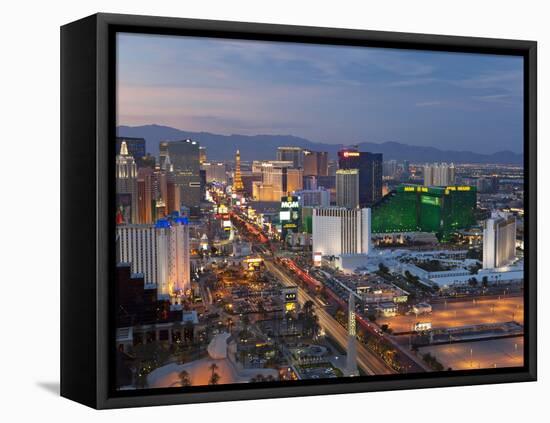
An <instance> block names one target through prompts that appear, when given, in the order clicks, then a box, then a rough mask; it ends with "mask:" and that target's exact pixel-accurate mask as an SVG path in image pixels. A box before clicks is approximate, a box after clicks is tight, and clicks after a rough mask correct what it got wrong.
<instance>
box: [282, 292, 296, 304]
mask: <svg viewBox="0 0 550 423" xmlns="http://www.w3.org/2000/svg"><path fill="white" fill-rule="evenodd" d="M285 301H287V302H289V301H296V293H295V292H287V293H286V294H285Z"/></svg>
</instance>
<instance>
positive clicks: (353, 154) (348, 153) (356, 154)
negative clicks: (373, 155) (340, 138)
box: [343, 151, 361, 157]
mask: <svg viewBox="0 0 550 423" xmlns="http://www.w3.org/2000/svg"><path fill="white" fill-rule="evenodd" d="M343 155H344V157H359V156H360V155H361V153H359V151H344V153H343Z"/></svg>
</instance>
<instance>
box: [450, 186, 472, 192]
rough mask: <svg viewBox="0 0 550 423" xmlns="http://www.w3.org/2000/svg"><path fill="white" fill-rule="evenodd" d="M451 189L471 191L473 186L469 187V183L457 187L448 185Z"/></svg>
mask: <svg viewBox="0 0 550 423" xmlns="http://www.w3.org/2000/svg"><path fill="white" fill-rule="evenodd" d="M447 189H448V190H449V191H471V190H472V187H469V186H467V185H460V186H456V187H447Z"/></svg>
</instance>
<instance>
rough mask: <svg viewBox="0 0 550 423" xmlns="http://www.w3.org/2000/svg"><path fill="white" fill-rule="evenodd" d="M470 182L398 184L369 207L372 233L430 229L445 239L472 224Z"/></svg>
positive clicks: (473, 202)
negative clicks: (452, 184) (461, 183)
mask: <svg viewBox="0 0 550 423" xmlns="http://www.w3.org/2000/svg"><path fill="white" fill-rule="evenodd" d="M476 202H477V191H476V188H475V187H472V186H448V187H425V186H420V185H400V186H398V187H397V188H396V189H395V190H394V191H392V192H390V193H389V194H388V195H386V196H385V197H384V198H382V200H380V201H379V202H378V203H377V204H375V205H374V206H373V207H372V233H374V234H376V233H391V232H432V233H435V234H436V235H437V237H438V238H439V239H445V238H447V237H448V235H450V234H451V233H453V232H454V231H456V230H459V229H466V228H468V227H470V226H473V225H474V224H475V218H474V211H475V208H476Z"/></svg>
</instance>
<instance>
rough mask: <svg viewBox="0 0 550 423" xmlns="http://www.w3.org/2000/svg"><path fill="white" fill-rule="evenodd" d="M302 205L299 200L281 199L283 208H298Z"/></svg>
mask: <svg viewBox="0 0 550 423" xmlns="http://www.w3.org/2000/svg"><path fill="white" fill-rule="evenodd" d="M299 207H300V203H298V201H281V208H282V209H297V208H299Z"/></svg>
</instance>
